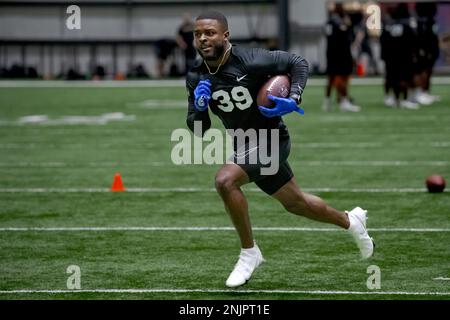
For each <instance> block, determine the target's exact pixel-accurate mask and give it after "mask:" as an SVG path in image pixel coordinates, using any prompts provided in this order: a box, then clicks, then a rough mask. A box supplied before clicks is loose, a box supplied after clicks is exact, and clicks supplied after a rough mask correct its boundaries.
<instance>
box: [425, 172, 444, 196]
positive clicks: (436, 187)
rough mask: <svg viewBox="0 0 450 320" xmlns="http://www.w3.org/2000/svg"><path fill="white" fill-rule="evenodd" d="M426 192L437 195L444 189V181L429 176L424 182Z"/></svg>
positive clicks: (439, 177) (442, 178) (436, 176)
mask: <svg viewBox="0 0 450 320" xmlns="http://www.w3.org/2000/svg"><path fill="white" fill-rule="evenodd" d="M426 184H427V189H428V192H431V193H438V192H443V191H444V189H445V179H444V177H442V176H440V175H437V174H433V175H431V176H429V177H428V178H427V180H426Z"/></svg>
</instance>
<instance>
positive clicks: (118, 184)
mask: <svg viewBox="0 0 450 320" xmlns="http://www.w3.org/2000/svg"><path fill="white" fill-rule="evenodd" d="M111 191H112V192H122V191H125V187H124V186H123V182H122V177H121V176H120V173H116V174H115V175H114V182H113V184H112V186H111Z"/></svg>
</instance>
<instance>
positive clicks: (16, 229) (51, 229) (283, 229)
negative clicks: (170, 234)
mask: <svg viewBox="0 0 450 320" xmlns="http://www.w3.org/2000/svg"><path fill="white" fill-rule="evenodd" d="M253 230H255V231H281V232H291V231H294V232H344V231H343V230H342V229H338V228H306V227H253ZM367 230H368V231H371V232H450V228H368V229H367ZM30 231H39V232H59V231H61V232H65V231H69V232H70V231H73V232H77V231H100V232H109V231H234V228H233V227H123V226H122V227H3V228H0V232H30Z"/></svg>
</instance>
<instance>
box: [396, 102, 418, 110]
mask: <svg viewBox="0 0 450 320" xmlns="http://www.w3.org/2000/svg"><path fill="white" fill-rule="evenodd" d="M400 108H401V109H408V110H417V109H419V108H420V107H419V105H418V104H417V103H415V102H412V101H409V100H402V101H400Z"/></svg>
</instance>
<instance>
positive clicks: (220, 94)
mask: <svg viewBox="0 0 450 320" xmlns="http://www.w3.org/2000/svg"><path fill="white" fill-rule="evenodd" d="M229 35H230V32H229V31H228V22H227V19H226V18H225V16H223V15H222V14H221V13H219V12H206V13H204V14H201V15H200V16H198V17H197V19H196V22H195V27H194V44H195V47H196V49H197V51H198V53H199V54H200V56H201V57H202V58H203V59H201V60H198V61H197V63H196V64H195V65H194V67H193V68H192V69H191V72H189V73H188V75H187V78H186V86H187V89H188V93H189V97H188V100H189V109H188V114H187V125H188V126H189V128H190V129H191V130H193V131H194V122H195V121H200V122H201V124H202V126H201V127H202V132H201V133H200V134H203V133H204V132H205V131H206V130H208V129H209V128H210V126H211V120H210V117H209V113H208V106H209V109H210V110H211V111H212V112H213V113H214V114H216V115H217V116H218V117H219V118H220V119H221V121H222V123H223V124H224V126H225V127H226V128H227V129H243V130H247V129H269V130H274V129H275V130H279V140H278V141H277V142H278V145H279V161H280V163H279V170H278V172H277V173H275V174H274V175H266V176H264V175H261V173H260V169H261V167H262V166H263V165H262V164H261V163H257V164H251V163H248V162H247V161H246V162H245V163H244V164H240V163H238V161H237V158H238V151H239V149H240V148H244V149H246V147H247V145H237V144H236V143H235V144H234V148H235V150H234V151H235V154H234V156H233V157H232V159H230V162H229V163H226V164H225V165H223V166H222V167H221V168H220V169H219V171H218V172H217V174H216V177H215V185H216V189H217V191H218V193H219V194H220V196H221V198H222V200H223V202H224V205H225V209H226V210H227V212H228V213H229V215H230V217H231V220H232V222H233V224H234V226H235V228H236V231H237V233H238V235H239V238H240V241H241V247H242V249H241V253H240V256H239V260H238V262H237V263H236V265H235V268H234V270H233V271H232V273H231V274H230V276H229V277H228V279H227V281H226V285H227V286H229V287H236V286H240V285H242V284H244V283H246V281H247V280H248V279H249V278H250V277H251V275H252V273H253V271H254V270H255V269H256V268H257V267H258V266H259V265H260V264H261V263H262V262H263V256H262V254H261V251H260V249H259V248H258V246H257V245H256V244H255V242H254V240H253V234H252V228H251V224H250V219H249V215H248V206H247V200H246V198H245V196H244V194H243V192H242V190H241V186H242V185H244V184H246V183H249V182H255V183H256V184H257V185H258V187H259V188H260V189H262V190H263V191H264V192H266V193H267V194H269V195H271V196H272V197H274V198H275V199H277V200H278V201H279V202H280V203H281V204H282V205H283V206H284V207H285V208H286V210H287V211H289V212H291V213H294V214H297V215H302V216H305V217H308V218H310V219H314V220H317V221H321V222H326V223H332V224H335V225H337V226H340V227H342V228H345V229H348V231H349V233H350V234H351V235H352V236H353V237H354V239H355V240H356V243H357V245H358V247H359V249H360V251H361V255H362V257H363V258H369V257H370V256H372V254H373V242H372V239H371V238H370V237H369V235H368V233H367V230H366V228H365V220H366V211H365V210H362V209H361V208H359V207H357V208H355V209H353V210H352V211H350V212H348V213H347V214H346V213H344V212H341V211H338V210H336V209H334V208H331V207H330V206H328V205H326V204H325V202H324V201H323V200H322V199H320V198H318V197H316V196H313V195H310V194H307V193H304V192H302V191H300V189H299V187H298V185H297V183H296V180H295V178H294V175H293V173H292V170H291V168H290V166H289V163H288V162H287V157H288V155H289V151H290V138H289V133H288V130H287V128H286V126H285V125H284V123H283V120H282V118H281V115H284V114H287V113H290V112H293V111H297V112H300V109H299V108H298V107H297V104H299V103H300V102H301V95H302V93H303V89H304V87H305V85H306V79H307V75H308V64H307V62H306V61H305V60H304V59H303V58H301V57H299V56H296V55H293V54H289V53H287V52H282V51H267V50H263V49H245V48H239V47H234V46H232V45H231V43H230V41H229ZM277 74H289V75H290V77H291V91H290V97H289V98H272V99H273V100H274V101H275V103H276V106H275V108H273V109H267V108H261V107H258V106H257V105H256V103H255V102H256V96H257V93H258V91H259V88H260V87H261V86H262V85H263V84H264V82H265V81H266V80H267V79H268V77H270V76H272V75H277ZM247 152H248V153H250V152H251V151H250V150H248V149H247ZM248 153H247V154H248Z"/></svg>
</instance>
